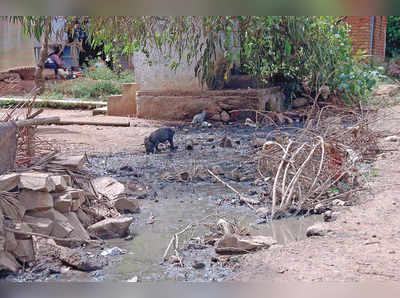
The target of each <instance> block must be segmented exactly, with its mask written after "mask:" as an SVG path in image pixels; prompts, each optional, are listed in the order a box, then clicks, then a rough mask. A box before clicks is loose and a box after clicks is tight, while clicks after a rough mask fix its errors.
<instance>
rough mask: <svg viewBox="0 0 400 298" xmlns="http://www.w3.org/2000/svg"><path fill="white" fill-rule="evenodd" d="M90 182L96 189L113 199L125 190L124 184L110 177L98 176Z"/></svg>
mask: <svg viewBox="0 0 400 298" xmlns="http://www.w3.org/2000/svg"><path fill="white" fill-rule="evenodd" d="M92 182H93V186H94V188H95V189H96V191H97V192H98V193H100V194H102V195H103V196H105V197H106V198H108V199H110V200H115V199H117V198H119V197H120V196H121V195H123V194H125V192H126V189H125V185H123V184H122V183H120V182H118V181H117V180H115V179H114V178H111V177H99V178H96V179H94V180H93V181H92Z"/></svg>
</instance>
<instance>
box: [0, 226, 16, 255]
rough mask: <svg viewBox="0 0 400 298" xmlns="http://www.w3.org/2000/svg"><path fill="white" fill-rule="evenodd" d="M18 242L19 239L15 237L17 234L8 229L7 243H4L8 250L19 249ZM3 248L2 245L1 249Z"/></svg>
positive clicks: (6, 233)
mask: <svg viewBox="0 0 400 298" xmlns="http://www.w3.org/2000/svg"><path fill="white" fill-rule="evenodd" d="M17 246H18V243H17V239H15V234H14V233H13V232H9V231H6V232H5V243H4V249H5V250H6V251H8V252H11V253H12V252H13V251H14V250H16V249H17ZM1 249H2V248H1V247H0V250H1Z"/></svg>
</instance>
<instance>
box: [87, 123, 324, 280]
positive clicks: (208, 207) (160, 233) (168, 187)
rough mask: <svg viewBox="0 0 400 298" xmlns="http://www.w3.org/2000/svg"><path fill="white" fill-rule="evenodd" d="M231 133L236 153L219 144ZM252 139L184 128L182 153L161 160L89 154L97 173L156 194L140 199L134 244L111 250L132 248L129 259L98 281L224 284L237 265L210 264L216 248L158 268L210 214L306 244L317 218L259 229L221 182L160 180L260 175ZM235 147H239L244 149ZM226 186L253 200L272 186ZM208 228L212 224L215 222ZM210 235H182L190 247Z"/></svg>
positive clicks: (234, 131) (243, 131)
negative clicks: (218, 171) (215, 172)
mask: <svg viewBox="0 0 400 298" xmlns="http://www.w3.org/2000/svg"><path fill="white" fill-rule="evenodd" d="M269 132H270V130H268V129H265V130H264V131H263V130H261V131H259V132H258V136H259V137H266V136H267V134H268V133H269ZM225 134H227V135H230V136H231V138H232V139H233V141H234V148H220V147H219V146H218V145H217V142H218V141H219V139H221V138H222V137H223V135H225ZM252 134H253V131H252V129H250V128H248V127H236V128H235V127H231V128H229V129H225V130H224V131H222V130H216V131H214V130H208V129H206V130H203V131H200V132H199V131H194V130H191V131H189V132H187V131H186V132H184V131H183V130H178V131H177V134H176V137H175V141H176V144H177V145H178V149H177V151H176V152H174V153H170V152H168V151H163V153H161V154H156V155H151V156H145V155H144V154H142V153H132V154H129V153H121V154H113V155H109V156H105V155H97V156H91V157H90V159H89V160H90V164H91V169H92V170H93V172H95V173H96V174H99V175H103V174H104V175H111V176H114V177H115V178H117V179H119V180H121V181H123V182H126V183H134V184H140V185H146V186H147V187H148V188H149V189H150V191H149V195H148V197H147V198H146V199H143V200H141V213H140V214H135V215H134V224H133V231H134V234H135V237H134V239H133V240H130V241H125V240H121V239H118V240H112V241H110V242H109V245H110V246H118V247H120V248H123V249H126V250H127V251H128V253H127V254H125V255H122V256H118V257H116V259H118V260H120V262H118V263H117V264H115V265H113V266H109V267H108V268H106V269H105V270H104V271H102V272H101V273H98V274H97V276H96V278H97V279H106V280H110V279H111V280H128V279H130V278H132V277H134V276H138V277H139V279H140V280H141V281H156V280H190V281H212V280H224V279H225V278H227V277H228V276H229V275H230V274H232V273H233V272H234V270H235V265H234V264H233V265H232V264H230V265H227V264H225V263H220V262H216V263H214V262H212V261H211V258H212V257H216V256H217V255H216V254H215V252H214V249H213V248H212V247H206V248H202V249H193V248H192V249H184V250H183V251H182V253H181V254H182V257H183V263H184V265H185V266H184V268H180V267H177V266H174V265H168V264H166V265H161V264H160V263H161V258H162V255H163V254H164V251H165V249H166V247H167V245H168V243H169V241H170V239H171V236H172V235H173V234H174V233H176V232H178V231H180V230H182V229H183V228H184V227H186V226H187V225H188V224H191V223H193V222H198V221H200V220H201V219H203V218H204V217H206V216H209V215H212V214H218V215H219V216H222V217H224V218H227V219H229V220H231V221H235V222H236V223H238V224H239V226H240V227H244V228H247V229H248V231H249V232H250V233H251V234H252V235H264V236H272V237H273V238H275V239H276V240H277V241H278V242H279V243H282V244H284V243H287V242H290V241H297V240H300V239H303V238H305V231H306V229H307V227H308V226H310V225H311V224H313V223H314V222H316V221H319V220H320V218H319V217H317V216H308V217H292V218H286V219H281V220H278V221H273V222H267V223H263V224H259V218H257V216H256V215H255V212H254V211H253V210H251V209H249V208H248V207H247V206H246V205H240V204H238V202H237V200H236V197H235V194H234V193H232V192H231V191H230V190H228V189H227V188H225V186H223V185H222V184H220V183H219V182H216V181H212V180H211V179H208V180H206V181H191V182H181V181H177V180H173V181H165V180H163V179H162V177H163V175H162V174H163V173H164V172H166V171H167V172H169V173H172V172H174V171H176V170H187V171H189V172H190V169H191V168H193V167H194V166H196V167H199V166H203V167H206V168H210V167H212V166H215V165H219V166H221V168H222V169H223V170H224V172H225V173H229V172H230V171H231V170H232V169H234V168H236V167H238V166H240V167H241V170H242V171H244V172H250V173H256V170H255V168H254V164H252V162H251V161H249V154H251V150H252V149H251V148H250V145H249V144H250V140H251V138H252ZM187 139H191V140H193V141H194V142H195V144H196V145H195V148H194V150H193V151H188V150H185V146H184V144H185V142H186V140H187ZM235 141H240V144H237V143H238V142H237V143H236V142H235ZM126 165H128V166H131V167H132V168H133V169H134V171H133V172H131V173H126V172H124V171H122V170H119V169H120V168H121V167H123V166H126ZM254 178H256V177H254ZM224 180H226V181H227V182H229V184H231V185H232V186H234V187H235V188H236V189H238V190H239V191H240V192H242V193H244V194H246V195H247V196H251V195H253V198H257V196H258V193H260V192H261V191H263V190H265V187H266V186H262V187H257V186H254V185H253V184H252V183H251V180H250V181H247V182H234V181H232V180H229V179H228V178H226V177H225V178H224ZM253 180H254V179H253ZM206 222H207V221H206ZM208 222H209V223H211V222H212V219H210V220H208ZM207 232H209V228H208V227H206V226H204V225H200V226H199V227H198V228H196V229H194V230H193V231H192V234H191V235H187V236H185V237H182V239H181V241H182V243H186V244H187V243H191V242H190V238H196V237H199V236H201V235H204V234H205V233H207ZM188 234H190V233H188ZM183 248H185V246H184V245H183ZM195 261H199V262H202V263H204V264H205V268H204V269H201V270H196V269H193V267H192V265H193V263H194V262H195Z"/></svg>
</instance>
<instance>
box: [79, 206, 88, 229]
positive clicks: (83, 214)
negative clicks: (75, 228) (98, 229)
mask: <svg viewBox="0 0 400 298" xmlns="http://www.w3.org/2000/svg"><path fill="white" fill-rule="evenodd" d="M76 215H77V216H78V219H79V221H80V222H81V223H82V225H83V226H84V227H85V228H87V227H88V226H90V225H91V224H92V220H91V218H90V216H89V215H87V214H86V212H85V211H83V210H82V209H78V210H77V211H76Z"/></svg>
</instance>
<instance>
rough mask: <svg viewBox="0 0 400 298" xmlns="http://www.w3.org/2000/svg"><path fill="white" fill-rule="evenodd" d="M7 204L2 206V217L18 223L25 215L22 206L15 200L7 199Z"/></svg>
mask: <svg viewBox="0 0 400 298" xmlns="http://www.w3.org/2000/svg"><path fill="white" fill-rule="evenodd" d="M8 202H9V203H10V204H3V205H2V211H3V214H4V216H6V217H8V218H10V219H12V220H15V221H18V220H20V219H21V218H22V217H24V214H25V211H26V210H25V207H24V205H23V204H21V201H20V200H18V199H17V198H13V197H9V198H8Z"/></svg>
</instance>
